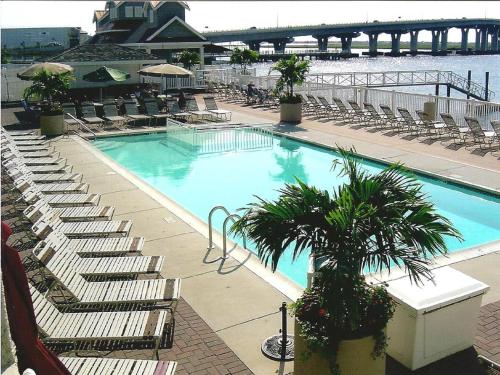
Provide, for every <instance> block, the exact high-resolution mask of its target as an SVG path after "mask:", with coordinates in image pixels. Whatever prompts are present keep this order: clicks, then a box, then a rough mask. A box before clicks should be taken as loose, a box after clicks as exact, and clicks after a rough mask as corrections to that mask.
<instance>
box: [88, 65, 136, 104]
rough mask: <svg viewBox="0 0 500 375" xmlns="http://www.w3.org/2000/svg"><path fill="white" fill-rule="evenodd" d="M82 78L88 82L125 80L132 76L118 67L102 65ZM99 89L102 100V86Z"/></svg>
mask: <svg viewBox="0 0 500 375" xmlns="http://www.w3.org/2000/svg"><path fill="white" fill-rule="evenodd" d="M82 78H83V80H84V81H87V82H102V83H106V82H123V81H126V80H127V79H129V78H130V73H127V72H123V71H121V70H118V69H113V68H108V67H106V66H101V67H100V68H99V69H97V70H94V71H93V72H90V73H87V74H85V75H84V76H83V77H82ZM99 91H100V97H101V101H102V87H100V90H99Z"/></svg>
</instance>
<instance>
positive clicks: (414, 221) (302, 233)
mask: <svg viewBox="0 0 500 375" xmlns="http://www.w3.org/2000/svg"><path fill="white" fill-rule="evenodd" d="M339 152H340V154H341V156H342V157H343V161H342V162H341V163H340V164H341V165H342V167H341V170H340V173H339V175H340V176H343V177H348V179H349V181H348V182H346V183H344V184H342V185H340V186H339V187H338V188H336V189H335V190H334V191H333V192H331V193H329V192H328V191H326V190H320V189H317V188H315V187H313V186H309V185H307V184H305V183H303V182H302V181H300V180H299V179H297V183H296V184H294V185H292V184H286V185H285V187H284V188H282V189H281V190H280V191H279V192H280V196H279V198H278V199H277V200H275V201H267V200H264V199H261V198H258V202H257V203H252V204H250V205H249V206H248V207H247V208H246V209H245V213H244V214H243V216H242V218H241V219H239V220H238V221H237V222H236V223H235V224H234V225H233V226H232V231H233V232H236V233H239V234H245V235H246V236H247V237H248V238H250V239H251V240H253V241H254V242H255V244H256V247H257V254H258V257H259V258H260V259H261V261H263V262H264V263H265V265H266V266H267V264H268V263H270V264H271V268H272V270H273V271H275V270H276V268H277V266H278V263H279V261H280V259H281V257H282V256H283V254H284V253H285V251H289V250H291V251H293V259H296V258H297V257H298V256H299V255H300V254H301V253H303V252H305V251H311V252H312V255H313V256H314V258H315V259H316V260H317V261H318V262H316V263H320V264H321V268H319V270H317V271H318V276H317V277H316V278H315V279H314V282H313V287H312V288H311V289H310V290H306V292H305V293H304V295H303V296H302V297H301V298H300V299H299V300H298V301H297V303H296V305H295V314H296V317H297V319H298V321H299V324H300V326H301V330H302V332H303V334H304V336H305V338H306V340H307V341H308V343H309V344H310V345H311V347H314V348H316V349H319V350H323V351H327V352H328V353H329V355H330V356H332V351H333V357H334V355H335V353H336V350H337V348H338V344H339V343H340V341H341V340H342V339H346V338H353V337H358V336H360V335H361V336H362V335H364V336H367V335H373V336H374V337H375V340H376V347H375V348H374V354H375V355H379V354H381V352H382V351H383V350H384V349H385V335H384V327H385V326H386V324H387V322H388V320H389V319H390V318H391V316H392V313H393V311H394V310H393V309H394V307H393V303H392V301H391V298H390V296H389V295H388V293H387V291H386V290H385V288H384V287H383V286H378V287H373V286H371V285H368V284H367V282H366V281H365V279H364V276H363V274H364V273H365V272H366V271H367V269H369V270H370V271H371V272H379V271H382V270H383V269H388V268H389V267H391V266H396V267H400V268H404V269H405V270H406V271H407V273H408V274H409V276H410V278H411V280H412V281H415V282H420V281H421V278H422V277H426V278H429V277H430V271H429V269H428V265H429V263H430V262H431V260H430V259H431V257H434V256H436V255H439V254H444V253H446V251H447V249H446V244H445V237H446V236H451V237H457V238H461V236H460V233H459V232H458V231H457V230H456V229H454V227H453V226H452V224H451V223H450V222H449V221H448V220H447V219H446V218H445V217H443V216H441V215H440V214H438V213H437V212H436V211H435V209H434V206H433V204H432V203H430V202H428V201H427V199H426V196H425V194H424V193H422V191H421V185H420V184H419V183H418V181H416V180H415V178H414V177H413V176H412V175H410V174H409V172H408V171H407V170H406V169H405V168H404V167H403V166H401V165H399V164H395V165H391V166H389V167H387V168H386V169H384V170H383V171H382V172H380V173H379V174H376V175H371V174H368V173H367V172H366V171H364V170H363V169H362V168H361V167H360V165H359V163H358V161H357V160H356V159H355V157H354V156H352V154H351V153H350V152H348V151H346V150H342V149H340V150H339ZM337 164H339V163H334V168H336V167H337Z"/></svg>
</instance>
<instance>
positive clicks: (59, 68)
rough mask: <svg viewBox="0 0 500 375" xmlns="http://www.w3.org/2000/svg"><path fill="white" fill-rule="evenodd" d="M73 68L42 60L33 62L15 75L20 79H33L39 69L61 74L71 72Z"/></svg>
mask: <svg viewBox="0 0 500 375" xmlns="http://www.w3.org/2000/svg"><path fill="white" fill-rule="evenodd" d="M73 70H74V69H73V68H72V67H71V66H69V65H66V64H59V63H52V62H44V63H38V64H33V65H31V66H30V67H28V68H26V69H25V70H23V71H22V72H20V73H18V74H17V76H18V77H19V78H20V79H23V80H26V81H30V80H31V79H33V77H34V76H36V75H37V74H38V73H40V72H41V71H46V72H47V73H52V74H63V73H69V72H73Z"/></svg>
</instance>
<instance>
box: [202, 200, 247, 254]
mask: <svg viewBox="0 0 500 375" xmlns="http://www.w3.org/2000/svg"><path fill="white" fill-rule="evenodd" d="M219 210H220V211H223V212H224V213H225V214H226V218H225V219H224V223H223V224H222V258H221V259H227V258H229V257H228V255H227V253H228V250H227V224H228V223H229V221H231V222H233V223H235V222H236V219H241V216H240V215H238V214H235V213H233V214H232V213H230V212H229V211H228V210H227V208H226V207H224V206H215V207H213V208H212V209H211V210H210V213H209V214H208V250H212V249H214V248H215V246H214V242H213V240H212V237H213V236H212V232H213V226H212V217H213V215H214V213H215V212H217V211H219ZM236 246H238V244H237V243H235V244H234V246H233V248H232V249H231V250H229V251H233V250H234V249H235V248H236ZM243 247H244V248H245V249H246V248H247V239H246V236H245V235H243Z"/></svg>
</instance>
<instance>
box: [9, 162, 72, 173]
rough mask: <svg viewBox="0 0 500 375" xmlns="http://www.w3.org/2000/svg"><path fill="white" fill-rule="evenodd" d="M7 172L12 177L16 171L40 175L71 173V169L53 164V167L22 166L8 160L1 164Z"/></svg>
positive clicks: (67, 166)
mask: <svg viewBox="0 0 500 375" xmlns="http://www.w3.org/2000/svg"><path fill="white" fill-rule="evenodd" d="M3 166H4V167H5V169H7V172H8V173H9V174H10V175H12V174H16V173H17V171H20V172H30V173H35V174H40V173H71V171H72V170H73V167H72V166H71V165H66V163H64V164H62V163H61V164H55V165H51V164H49V165H30V166H27V165H24V164H21V163H16V162H15V161H14V160H10V161H8V162H5V163H3Z"/></svg>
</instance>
